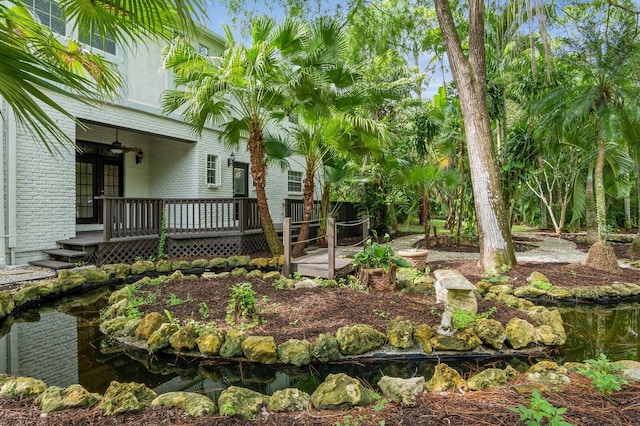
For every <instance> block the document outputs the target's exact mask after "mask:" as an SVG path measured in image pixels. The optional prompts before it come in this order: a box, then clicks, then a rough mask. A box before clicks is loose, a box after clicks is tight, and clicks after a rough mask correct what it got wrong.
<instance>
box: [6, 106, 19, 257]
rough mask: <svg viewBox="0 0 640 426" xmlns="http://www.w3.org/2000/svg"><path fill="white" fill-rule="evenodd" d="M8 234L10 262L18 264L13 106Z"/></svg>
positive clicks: (11, 115)
mask: <svg viewBox="0 0 640 426" xmlns="http://www.w3.org/2000/svg"><path fill="white" fill-rule="evenodd" d="M6 118H7V171H6V173H7V194H6V200H7V209H6V210H7V211H6V213H5V214H6V215H7V228H8V229H7V231H8V232H7V234H8V236H9V244H8V248H9V251H10V264H11V265H15V264H16V247H17V237H16V235H17V234H16V231H17V224H16V222H17V218H16V214H17V213H16V193H17V187H16V145H17V140H16V117H15V115H14V113H13V110H12V109H11V108H9V109H8V111H7V115H6Z"/></svg>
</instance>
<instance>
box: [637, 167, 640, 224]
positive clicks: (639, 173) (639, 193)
mask: <svg viewBox="0 0 640 426" xmlns="http://www.w3.org/2000/svg"><path fill="white" fill-rule="evenodd" d="M636 194H637V197H638V212H637V216H636V221H637V225H638V233H639V234H640V156H639V157H637V158H636Z"/></svg>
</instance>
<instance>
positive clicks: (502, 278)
mask: <svg viewBox="0 0 640 426" xmlns="http://www.w3.org/2000/svg"><path fill="white" fill-rule="evenodd" d="M503 266H504V265H503ZM500 269H501V274H493V273H490V272H485V273H484V274H483V275H482V279H483V280H484V281H486V282H488V283H491V284H503V283H506V282H507V281H509V280H510V279H511V277H509V275H504V272H502V267H501V268H500ZM507 271H508V270H507ZM505 272H506V271H505Z"/></svg>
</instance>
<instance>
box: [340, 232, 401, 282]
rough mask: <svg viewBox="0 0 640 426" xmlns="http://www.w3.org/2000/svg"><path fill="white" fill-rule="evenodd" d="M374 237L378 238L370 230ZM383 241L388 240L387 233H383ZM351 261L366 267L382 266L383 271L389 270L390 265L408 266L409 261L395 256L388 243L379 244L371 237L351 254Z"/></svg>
mask: <svg viewBox="0 0 640 426" xmlns="http://www.w3.org/2000/svg"><path fill="white" fill-rule="evenodd" d="M372 233H373V236H374V239H376V240H377V239H378V238H377V237H378V236H377V234H376V232H375V231H372ZM383 241H384V242H388V241H389V234H385V236H384V238H383ZM352 263H353V264H354V265H355V266H361V267H363V268H366V269H373V268H382V270H383V271H384V272H389V269H391V267H392V266H399V267H402V268H410V267H411V263H410V262H409V261H408V260H406V259H404V258H402V257H400V256H397V255H396V253H395V252H394V251H393V248H391V246H390V245H388V244H380V243H378V242H377V241H372V240H371V238H369V239H368V240H367V242H366V243H365V247H364V250H362V251H361V252H359V253H356V254H355V255H354V256H353V261H352Z"/></svg>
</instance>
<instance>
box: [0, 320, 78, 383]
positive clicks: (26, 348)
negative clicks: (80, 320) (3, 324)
mask: <svg viewBox="0 0 640 426" xmlns="http://www.w3.org/2000/svg"><path fill="white" fill-rule="evenodd" d="M76 322H77V319H76V318H75V317H73V316H70V315H65V314H62V313H60V312H57V311H51V312H45V313H42V314H41V318H40V321H38V322H22V323H21V322H17V323H15V324H13V326H12V327H11V332H10V333H9V334H7V335H6V336H4V337H3V338H2V339H0V373H7V374H12V375H15V376H29V377H36V378H38V379H41V380H44V382H45V383H46V384H47V385H48V386H53V385H56V386H63V387H66V386H69V385H72V384H74V383H78V335H77V331H76V330H77V327H76Z"/></svg>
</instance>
